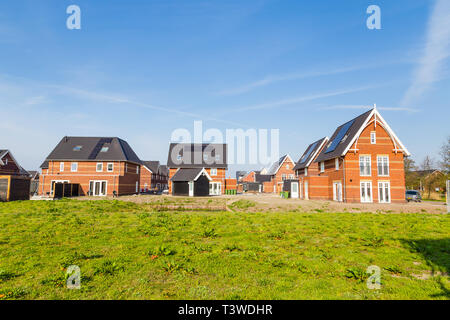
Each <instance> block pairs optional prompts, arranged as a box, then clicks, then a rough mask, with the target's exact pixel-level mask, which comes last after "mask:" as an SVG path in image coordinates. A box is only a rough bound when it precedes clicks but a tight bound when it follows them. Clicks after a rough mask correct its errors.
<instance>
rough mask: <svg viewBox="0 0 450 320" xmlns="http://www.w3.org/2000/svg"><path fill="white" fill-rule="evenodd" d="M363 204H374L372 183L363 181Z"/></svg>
mask: <svg viewBox="0 0 450 320" xmlns="http://www.w3.org/2000/svg"><path fill="white" fill-rule="evenodd" d="M360 187H361V202H366V203H367V202H372V182H371V181H362V182H361V185H360Z"/></svg>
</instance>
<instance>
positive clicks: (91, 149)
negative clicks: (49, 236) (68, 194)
mask: <svg viewBox="0 0 450 320" xmlns="http://www.w3.org/2000/svg"><path fill="white" fill-rule="evenodd" d="M41 169H42V174H41V176H40V179H39V193H40V194H41V195H49V196H54V191H55V184H57V183H63V184H64V183H66V184H76V185H77V190H78V194H79V195H92V196H106V195H114V194H116V195H125V194H133V193H138V192H139V180H140V169H141V160H140V159H139V158H138V156H137V155H136V153H135V152H134V151H133V149H132V148H131V147H130V146H129V144H128V143H127V142H126V141H124V140H122V139H120V138H116V137H64V138H62V139H61V141H60V142H59V143H58V145H57V146H56V147H55V149H53V151H52V152H51V153H50V154H49V155H48V157H47V158H46V160H45V161H44V163H43V164H42V165H41Z"/></svg>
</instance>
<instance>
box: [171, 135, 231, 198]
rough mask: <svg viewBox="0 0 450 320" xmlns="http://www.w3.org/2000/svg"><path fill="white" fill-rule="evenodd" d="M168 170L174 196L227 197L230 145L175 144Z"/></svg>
mask: <svg viewBox="0 0 450 320" xmlns="http://www.w3.org/2000/svg"><path fill="white" fill-rule="evenodd" d="M167 167H168V168H169V193H170V194H172V195H185V196H208V195H221V194H224V193H225V186H226V184H225V174H226V170H227V168H228V165H227V145H226V144H198V143H187V144H186V143H171V144H170V146H169V156H168V159H167Z"/></svg>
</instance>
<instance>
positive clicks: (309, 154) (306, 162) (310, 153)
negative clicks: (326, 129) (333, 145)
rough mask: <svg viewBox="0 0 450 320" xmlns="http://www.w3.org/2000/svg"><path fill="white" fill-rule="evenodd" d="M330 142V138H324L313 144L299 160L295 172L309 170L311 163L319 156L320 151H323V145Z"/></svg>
mask: <svg viewBox="0 0 450 320" xmlns="http://www.w3.org/2000/svg"><path fill="white" fill-rule="evenodd" d="M328 140H329V139H328V137H324V138H322V139H319V140H317V141H314V142H313V143H311V144H310V145H309V146H308V148H306V150H305V152H303V154H302V156H301V157H300V159H298V161H297V163H296V164H295V167H294V170H300V169H303V168H308V167H309V166H310V165H311V162H313V160H314V159H315V157H316V156H317V155H318V153H319V151H320V150H321V149H322V147H323V145H324V144H326V143H327V142H328Z"/></svg>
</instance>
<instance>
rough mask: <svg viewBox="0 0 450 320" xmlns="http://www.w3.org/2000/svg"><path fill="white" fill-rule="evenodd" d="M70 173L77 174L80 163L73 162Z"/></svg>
mask: <svg viewBox="0 0 450 320" xmlns="http://www.w3.org/2000/svg"><path fill="white" fill-rule="evenodd" d="M70 171H72V172H77V171H78V162H72V164H71V165H70Z"/></svg>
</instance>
